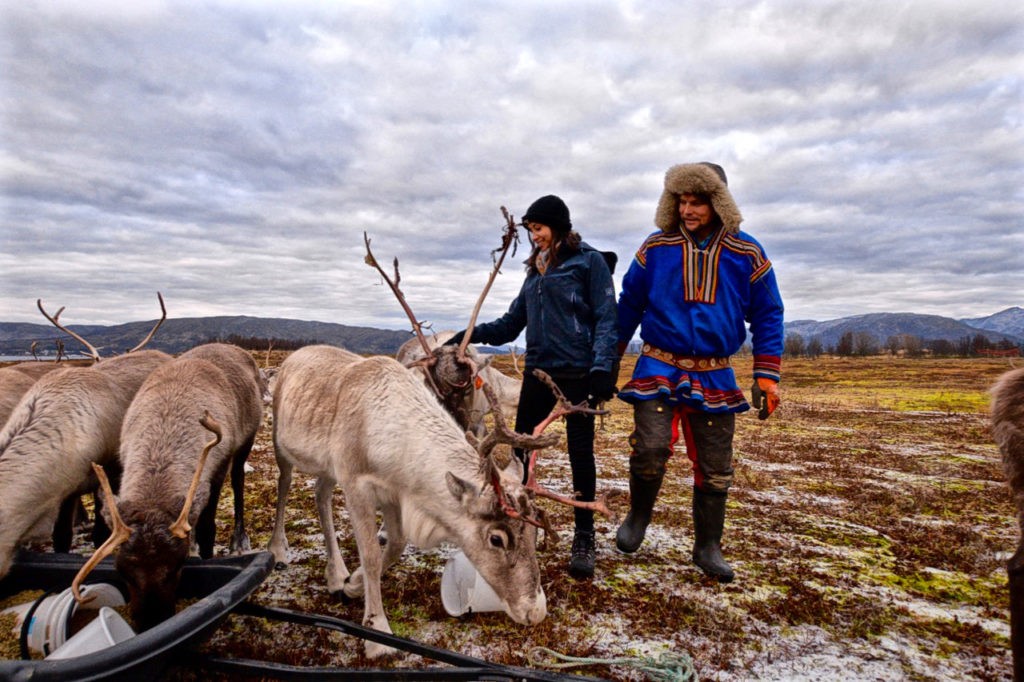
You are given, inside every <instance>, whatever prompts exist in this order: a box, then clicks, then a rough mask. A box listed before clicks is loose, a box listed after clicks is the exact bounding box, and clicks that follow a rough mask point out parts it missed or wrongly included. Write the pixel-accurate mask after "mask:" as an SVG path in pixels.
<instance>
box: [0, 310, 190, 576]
mask: <svg viewBox="0 0 1024 682" xmlns="http://www.w3.org/2000/svg"><path fill="white" fill-rule="evenodd" d="M160 303H161V307H162V306H163V299H162V298H161V300H160ZM40 310H42V305H41V303H40ZM61 310H63V308H62V309H61ZM43 314H44V315H46V313H45V311H44V312H43ZM59 314H60V313H59V312H58V314H57V316H54V317H52V318H51V317H50V316H49V315H46V317H47V319H50V320H51V322H54V323H55V324H57V325H58V326H59V323H57V322H56V319H57V317H58V316H59ZM164 316H166V310H165V311H164ZM162 321H163V320H162V319H161V322H162ZM159 325H160V323H159V322H158V323H157V325H156V326H157V327H159ZM155 330H156V327H154V330H153V331H155ZM151 338H152V332H151V333H150V335H149V336H148V337H147V339H146V340H147V341H148V340H149V339H151ZM141 346H142V344H140V345H139V346H136V347H135V348H134V349H132V350H133V352H131V353H130V354H125V355H121V356H117V357H114V358H110V359H107V360H104V361H103V362H97V363H96V364H94V365H92V366H89V367H80V366H71V367H66V368H65V369H61V370H58V371H52V372H49V373H47V374H44V375H43V376H42V377H41V378H40V379H39V380H38V381H36V382H35V383H34V384H33V385H32V386H31V387H30V388H29V389H28V390H27V391H26V392H25V394H24V395H23V396H22V398H21V400H20V401H19V403H18V405H17V406H16V407H15V409H14V411H13V412H12V413H11V416H10V417H9V418H8V420H7V422H6V423H5V424H4V426H3V429H2V430H0V577H2V576H3V575H4V574H6V572H7V570H8V569H9V566H10V561H11V557H12V555H13V552H14V550H15V548H17V546H18V545H19V544H20V543H21V542H23V541H24V540H25V539H27V538H28V537H32V536H33V535H35V534H36V533H37V532H38V530H39V529H40V528H45V529H47V530H45V531H44V532H49V529H52V531H53V542H54V549H55V550H56V551H68V549H69V548H70V545H71V534H72V533H71V531H72V529H71V518H70V514H69V513H68V512H69V510H70V508H71V506H72V505H73V504H77V502H78V498H79V497H80V496H81V495H83V494H85V493H87V492H90V491H92V490H94V489H95V487H96V484H97V481H96V478H95V477H94V476H93V474H92V471H91V467H90V465H91V464H92V463H93V462H100V463H108V464H109V463H115V462H116V458H117V449H118V445H119V442H120V433H121V422H122V419H123V418H124V415H125V412H126V410H127V409H128V405H129V404H130V403H131V401H132V398H133V397H134V396H135V392H136V391H137V390H138V389H139V386H141V385H142V383H143V381H144V380H145V379H146V377H147V376H148V375H149V373H150V372H151V371H153V369H154V368H156V367H158V366H159V365H161V364H163V363H166V362H169V361H170V360H171V357H170V356H169V355H167V354H166V353H161V352H160V351H152V350H138V349H139V348H141ZM90 347H91V346H90ZM93 350H95V349H93ZM95 357H96V358H98V357H99V354H98V353H96V354H95ZM54 518H57V519H58V520H57V522H56V523H54V521H53V519H54ZM104 531H105V528H100V529H98V531H94V539H97V540H98V539H100V538H101V537H102V536H104V535H105V532H104Z"/></svg>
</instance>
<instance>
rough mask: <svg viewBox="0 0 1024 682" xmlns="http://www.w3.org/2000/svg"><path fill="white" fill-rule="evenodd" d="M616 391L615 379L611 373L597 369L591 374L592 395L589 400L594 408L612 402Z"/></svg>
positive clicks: (588, 397)
mask: <svg viewBox="0 0 1024 682" xmlns="http://www.w3.org/2000/svg"><path fill="white" fill-rule="evenodd" d="M616 391H617V389H616V388H615V378H614V377H613V376H612V373H611V372H606V371H604V370H603V369H597V370H594V371H593V372H591V373H590V395H588V396H587V399H588V400H589V402H590V404H591V405H592V406H593V405H597V404H598V403H603V402H605V401H606V400H611V399H612V396H614V395H615V393H616Z"/></svg>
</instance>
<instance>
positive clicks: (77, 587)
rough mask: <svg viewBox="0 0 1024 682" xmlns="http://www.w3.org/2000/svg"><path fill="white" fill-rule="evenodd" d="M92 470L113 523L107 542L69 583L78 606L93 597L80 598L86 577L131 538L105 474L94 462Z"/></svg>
mask: <svg viewBox="0 0 1024 682" xmlns="http://www.w3.org/2000/svg"><path fill="white" fill-rule="evenodd" d="M92 470H93V471H94V472H96V478H98V479H99V481H100V489H101V490H102V491H103V500H104V503H105V504H106V505H107V509H108V510H109V511H110V519H111V521H113V526H114V527H113V528H112V529H111V531H110V537H109V538H107V541H106V542H104V543H103V544H102V545H100V548H99V549H97V550H96V551H95V552H93V555H92V556H91V557H89V560H88V561H87V562H85V565H84V566H82V568H80V569H78V574H77V575H76V576H75V579H74V580H72V581H71V594H72V595H74V597H75V601H77V602H78V603H79V604H84V603H86V602H88V601H90V600H91V599H92V598H93V597H91V596H90V597H89V598H88V599H86V598H84V597H83V596H82V592H81V587H82V582H83V581H84V580H85V579H86V578H87V577H88V575H89V574H90V573H92V570H93V569H94V568H96V566H97V565H99V563H100V562H101V561H103V560H104V559H106V558H107V557H108V556H110V555H111V554H113V553H114V550H116V549H117V548H118V547H120V546H121V545H122V544H124V542H125V541H126V540H127V539H128V538H129V537H130V536H131V534H132V529H131V528H130V527H129V526H128V524H126V523H125V522H124V519H122V518H121V513H120V512H119V511H118V510H117V500H116V499H114V491H113V490H111V489H110V481H109V480H108V479H107V474H106V472H105V471H103V467H101V466H100V465H99V464H96V463H95V462H93V463H92Z"/></svg>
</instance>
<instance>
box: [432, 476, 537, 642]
mask: <svg viewBox="0 0 1024 682" xmlns="http://www.w3.org/2000/svg"><path fill="white" fill-rule="evenodd" d="M487 468H488V467H486V466H485V471H484V472H483V473H484V475H485V480H486V477H490V476H491V475H497V476H499V477H500V479H501V485H500V487H495V486H493V485H491V484H490V482H487V483H484V485H482V486H477V485H476V484H474V483H472V482H469V481H465V480H463V479H460V478H459V477H457V476H455V475H454V474H452V473H450V472H449V473H448V474H447V475H446V480H447V483H448V490H449V492H451V494H452V495H453V496H454V497H455V498H456V500H458V502H459V504H460V505H461V506H462V508H463V510H464V511H465V515H464V518H465V519H466V521H465V522H464V523H463V524H461V526H462V527H461V528H458V529H456V532H457V534H458V535H459V546H460V547H461V548H462V551H463V552H465V554H466V556H467V557H468V558H469V560H470V561H471V562H472V564H473V566H475V567H476V569H477V571H479V572H480V575H481V576H483V578H484V580H486V581H487V582H488V584H490V586H491V587H492V588H493V589H494V592H495V593H496V594H497V595H498V596H499V597H500V598H501V600H502V603H503V606H504V608H505V612H506V613H507V614H508V615H509V617H510V618H512V620H514V621H516V622H517V623H522V624H523V625H536V624H537V623H539V622H540V621H542V620H544V618H545V616H546V615H547V598H546V597H545V596H544V588H543V587H542V586H541V583H540V566H539V565H538V563H537V527H536V526H535V525H534V524H533V523H530V522H529V521H527V520H526V519H532V518H535V517H536V516H537V515H538V513H539V510H536V509H535V508H534V506H533V502H532V500H531V496H530V495H529V494H528V493H527V491H526V489H525V488H524V487H523V485H522V483H521V481H522V476H523V469H522V465H521V464H519V461H518V460H517V459H516V458H515V457H512V458H511V462H510V464H509V465H508V466H507V467H506V468H505V469H504V470H501V471H497V470H492V471H487ZM499 495H501V496H504V499H499ZM510 505H511V506H512V507H513V508H515V509H516V514H515V515H509V513H508V509H509V506H510Z"/></svg>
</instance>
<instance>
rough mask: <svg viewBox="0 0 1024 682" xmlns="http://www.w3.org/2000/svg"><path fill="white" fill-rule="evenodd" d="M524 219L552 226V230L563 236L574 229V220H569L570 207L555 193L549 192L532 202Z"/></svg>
mask: <svg viewBox="0 0 1024 682" xmlns="http://www.w3.org/2000/svg"><path fill="white" fill-rule="evenodd" d="M523 220H524V221H529V222H531V223H540V224H541V225H547V226H548V227H550V228H551V231H552V232H554V233H556V234H558V235H561V236H563V237H564V236H565V235H567V234H569V232H570V231H571V230H572V221H571V220H569V207H568V206H566V205H565V202H564V201H562V200H561V199H559V198H558V197H556V196H555V195H554V194H548V195H547V196H544V197H541V198H540V199H537V201H535V202H533V203H532V204H530V208H528V209H527V210H526V214H525V215H524V216H523Z"/></svg>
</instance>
